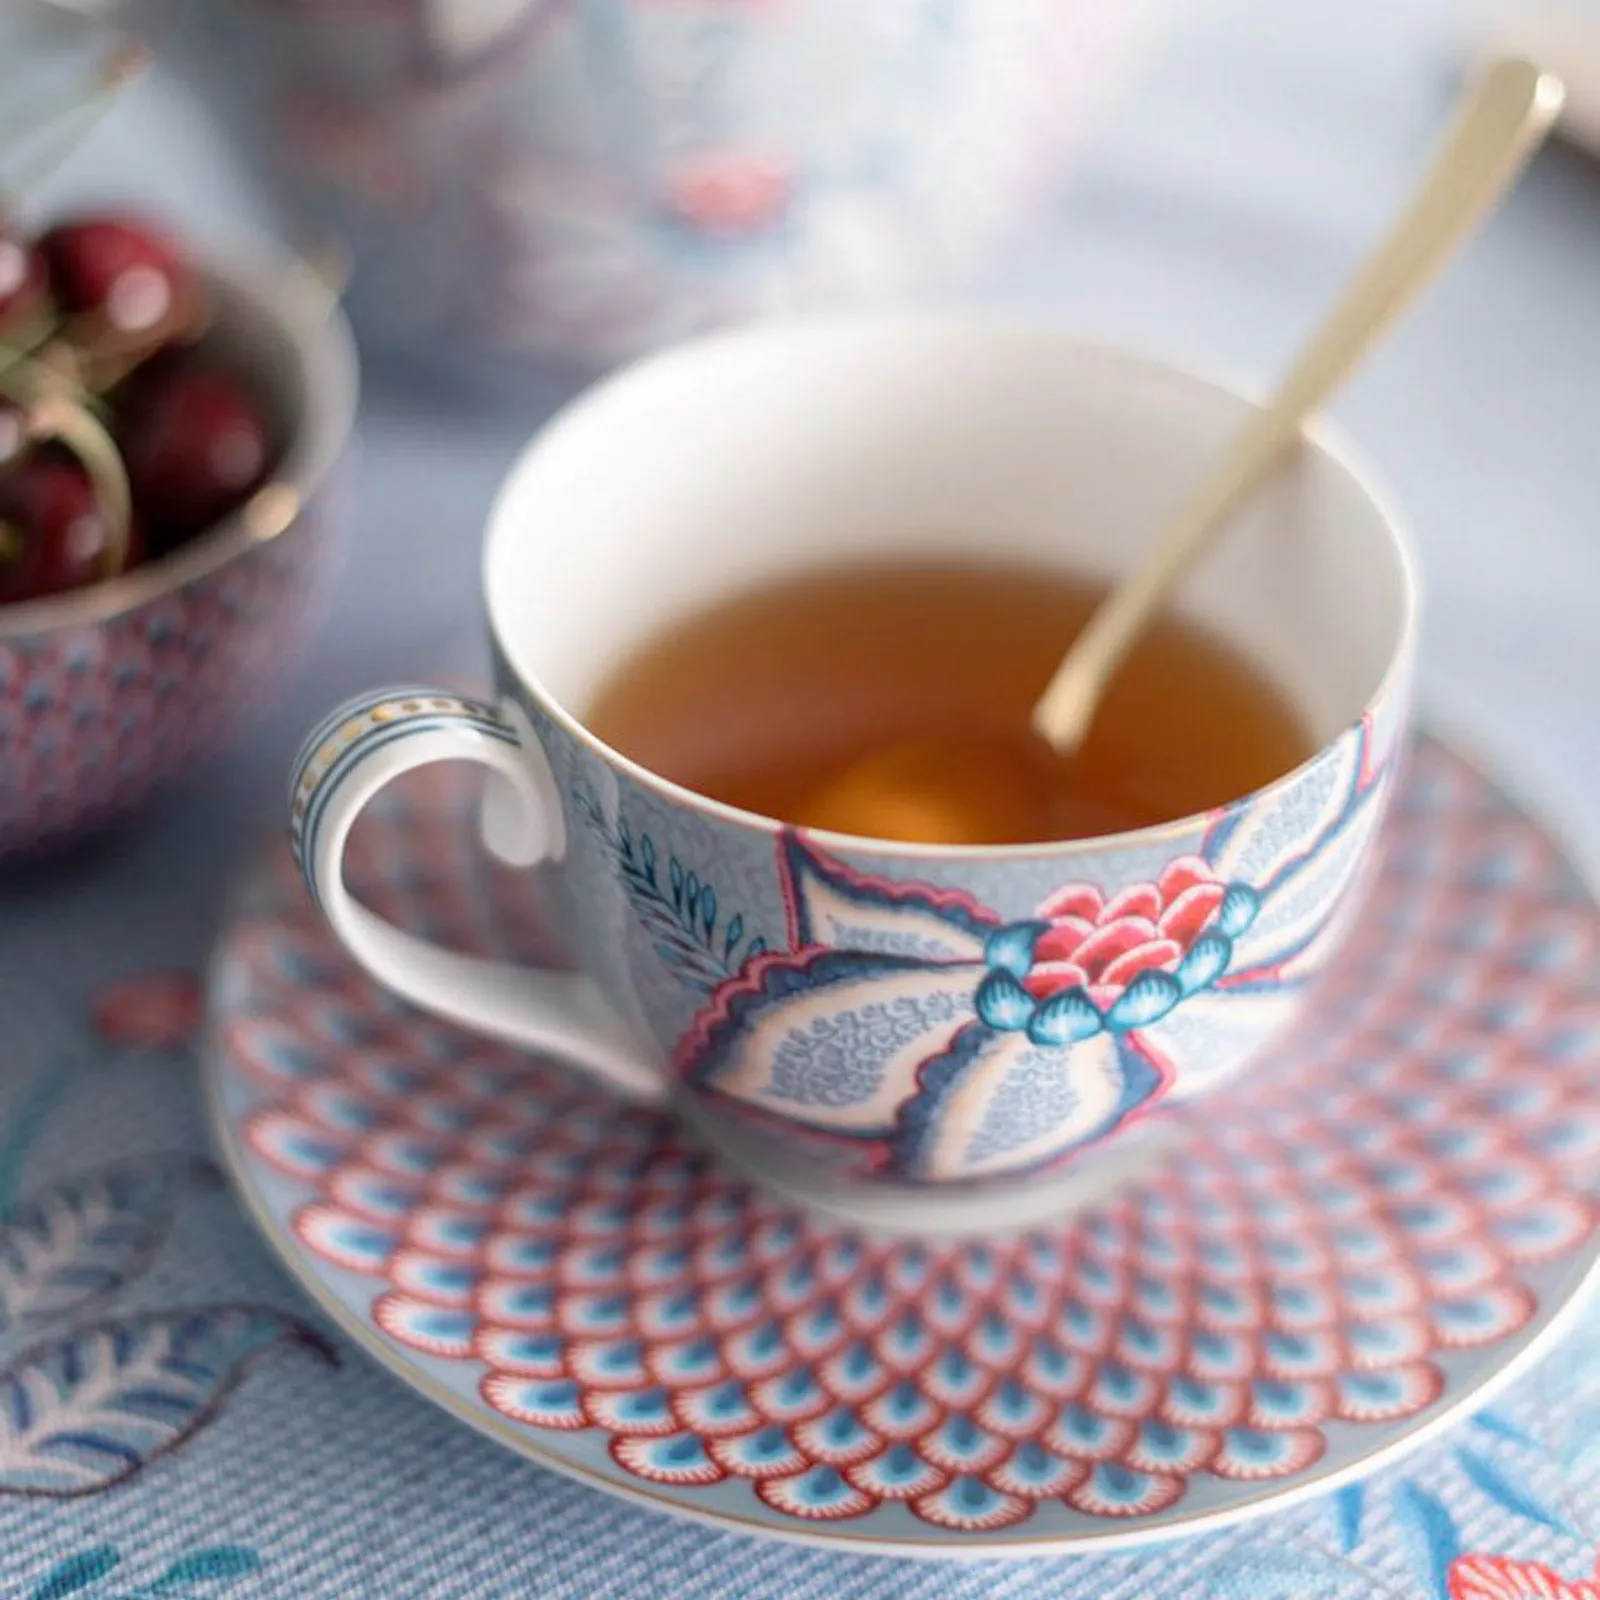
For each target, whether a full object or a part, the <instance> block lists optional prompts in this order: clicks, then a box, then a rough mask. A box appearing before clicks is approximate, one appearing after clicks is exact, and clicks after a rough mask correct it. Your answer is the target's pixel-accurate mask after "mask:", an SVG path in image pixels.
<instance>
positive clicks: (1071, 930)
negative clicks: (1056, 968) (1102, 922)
mask: <svg viewBox="0 0 1600 1600" xmlns="http://www.w3.org/2000/svg"><path fill="white" fill-rule="evenodd" d="M1093 932H1094V924H1093V923H1092V922H1090V921H1088V920H1087V919H1086V918H1084V917H1057V918H1056V920H1055V921H1054V922H1052V923H1051V924H1050V926H1049V927H1048V928H1046V929H1045V931H1044V932H1043V933H1041V934H1040V935H1039V942H1038V943H1037V944H1036V945H1035V946H1034V947H1033V959H1034V960H1035V961H1070V960H1072V958H1073V956H1074V955H1076V954H1077V950H1078V946H1079V945H1081V944H1082V943H1083V941H1084V940H1085V939H1087V938H1088V937H1089V935H1090V934H1091V933H1093Z"/></svg>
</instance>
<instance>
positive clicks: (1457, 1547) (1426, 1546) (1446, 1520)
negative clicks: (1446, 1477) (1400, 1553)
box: [1394, 1479, 1461, 1600]
mask: <svg viewBox="0 0 1600 1600" xmlns="http://www.w3.org/2000/svg"><path fill="white" fill-rule="evenodd" d="M1394 1508H1395V1512H1396V1521H1397V1524H1398V1525H1399V1527H1400V1529H1401V1530H1402V1532H1404V1534H1405V1535H1406V1539H1407V1542H1408V1543H1409V1544H1410V1545H1411V1550H1412V1558H1413V1560H1414V1561H1415V1564H1416V1566H1417V1568H1418V1570H1419V1571H1420V1572H1421V1573H1422V1575H1423V1577H1424V1579H1425V1580H1426V1582H1427V1584H1428V1590H1427V1592H1428V1593H1429V1594H1430V1595H1432V1596H1433V1597H1434V1600H1450V1590H1449V1574H1450V1563H1451V1562H1452V1561H1454V1560H1455V1558H1456V1557H1457V1556H1458V1555H1460V1553H1461V1539H1460V1536H1459V1535H1458V1534H1457V1532H1456V1525H1455V1520H1454V1519H1453V1518H1452V1517H1451V1515H1450V1513H1449V1512H1448V1511H1446V1510H1445V1508H1444V1506H1443V1505H1442V1504H1441V1503H1440V1501H1439V1500H1438V1499H1437V1498H1435V1497H1434V1496H1433V1495H1431V1494H1429V1493H1428V1492H1427V1490H1425V1489H1419V1488H1418V1487H1417V1486H1416V1484H1415V1483H1413V1482H1412V1481H1411V1480H1410V1479H1407V1480H1406V1481H1405V1482H1404V1483H1402V1484H1401V1485H1400V1487H1399V1488H1398V1489H1396V1490H1395V1493H1394Z"/></svg>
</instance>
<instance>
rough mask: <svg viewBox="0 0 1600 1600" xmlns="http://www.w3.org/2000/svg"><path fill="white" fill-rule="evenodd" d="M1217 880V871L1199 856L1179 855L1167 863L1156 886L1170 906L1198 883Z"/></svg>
mask: <svg viewBox="0 0 1600 1600" xmlns="http://www.w3.org/2000/svg"><path fill="white" fill-rule="evenodd" d="M1216 881H1217V875H1216V873H1214V872H1213V871H1212V870H1211V868H1210V866H1209V865H1207V863H1206V862H1204V861H1202V860H1201V859H1200V857H1199V856H1179V857H1178V859H1177V860H1176V861H1169V862H1168V863H1167V865H1166V867H1165V868H1164V869H1163V870H1162V873H1161V876H1160V877H1159V878H1157V879H1156V887H1157V888H1158V889H1159V890H1160V891H1161V898H1162V900H1163V902H1164V903H1165V904H1167V905H1169V906H1170V905H1171V904H1172V902H1173V901H1174V900H1176V899H1177V898H1178V896H1179V895H1181V894H1183V893H1184V892H1185V890H1188V889H1192V888H1194V886H1195V885H1196V884H1198V883H1215V882H1216Z"/></svg>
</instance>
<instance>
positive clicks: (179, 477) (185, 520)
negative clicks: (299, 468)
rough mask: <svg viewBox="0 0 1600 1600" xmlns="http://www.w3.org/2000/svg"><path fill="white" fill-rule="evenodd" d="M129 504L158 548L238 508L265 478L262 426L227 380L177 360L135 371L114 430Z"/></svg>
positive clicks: (247, 400) (258, 414)
mask: <svg viewBox="0 0 1600 1600" xmlns="http://www.w3.org/2000/svg"><path fill="white" fill-rule="evenodd" d="M117 442H118V445H119V446H120V448H121V450H122V459H123V464H124V465H125V466H126V468H127V471H128V483H129V486H130V488H131V489H132V491H133V503H134V506H135V507H136V508H137V510H138V512H139V515H140V516H141V518H142V519H143V520H144V522H145V524H146V525H147V526H148V527H149V529H150V532H151V543H152V547H153V548H154V549H155V550H156V551H157V552H158V553H164V552H165V551H167V550H170V549H172V548H173V547H174V546H175V545H178V544H181V543H183V542H184V540H186V539H190V538H193V537H194V535H195V534H197V533H199V532H201V531H202V530H203V529H205V528H208V527H209V526H210V525H211V524H212V523H214V522H216V521H218V520H219V519H220V518H222V517H224V516H226V515H227V514H228V513H229V512H230V511H232V510H234V509H235V507H237V506H239V505H241V504H242V503H243V502H244V501H245V500H246V499H247V498H248V497H249V495H250V493H251V492H252V491H253V490H254V489H256V488H257V487H258V486H259V485H260V483H261V481H262V479H263V478H265V477H266V473H267V466H268V463H269V457H270V446H269V444H268V440H267V428H266V423H265V421H264V420H263V419H262V416H261V412H260V410H259V408H258V407H257V406H256V404H255V402H254V401H253V400H252V399H251V398H250V397H249V396H248V395H246V394H244V393H243V392H242V391H241V390H240V389H239V388H238V386H237V385H236V384H235V383H234V382H233V380H232V379H231V378H228V377H226V376H225V375H224V374H222V373H219V372H215V371H212V370H210V369H208V368H205V367H200V366H195V365H193V364H192V363H190V362H188V361H186V360H183V359H173V360H158V361H156V362H154V363H152V364H147V365H146V366H145V367H143V368H141V369H140V371H139V372H138V373H136V374H135V376H134V378H133V381H132V382H131V383H130V385H129V386H128V390H127V392H126V395H125V397H124V400H123V403H122V422H121V426H120V427H119V428H118V430H117Z"/></svg>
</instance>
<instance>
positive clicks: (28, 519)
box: [0, 445, 137, 604]
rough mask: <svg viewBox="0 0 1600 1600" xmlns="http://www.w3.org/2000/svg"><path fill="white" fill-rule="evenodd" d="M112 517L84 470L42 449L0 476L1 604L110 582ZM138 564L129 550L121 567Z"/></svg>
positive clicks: (67, 457) (63, 456)
mask: <svg viewBox="0 0 1600 1600" xmlns="http://www.w3.org/2000/svg"><path fill="white" fill-rule="evenodd" d="M112 552H113V539H112V527H111V522H110V519H109V518H108V517H107V516H106V515H105V513H104V512H103V511H102V510H101V509H100V505H99V502H98V501H97V500H96V499H95V492H94V485H93V484H92V483H91V482H90V480H89V474H88V473H87V472H85V471H84V469H83V467H82V466H80V465H79V463H78V462H77V461H76V460H74V459H73V458H72V457H71V456H70V455H68V454H67V453H66V452H65V451H64V450H61V449H58V448H57V447H55V446H51V445H47V446H45V447H44V448H43V449H40V450H36V451H34V452H33V453H31V454H30V455H28V456H26V457H24V458H23V459H22V460H21V461H19V462H17V463H16V464H15V465H14V466H12V467H9V468H7V469H6V470H5V471H4V472H0V604H4V603H8V602H12V601H18V600H37V599H40V598H41V597H42V596H44V595H50V594H59V593H61V592H62V591H63V590H66V589H80V588H82V587H83V586H84V585H85V584H88V583H96V582H98V581H99V580H100V579H102V578H106V577H109V576H111V556H112ZM136 558H137V556H136V552H135V551H134V550H133V549H132V547H131V541H130V548H129V551H128V558H127V560H126V562H125V563H124V564H125V565H126V566H131V565H133V562H134V560H135V559H136Z"/></svg>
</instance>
